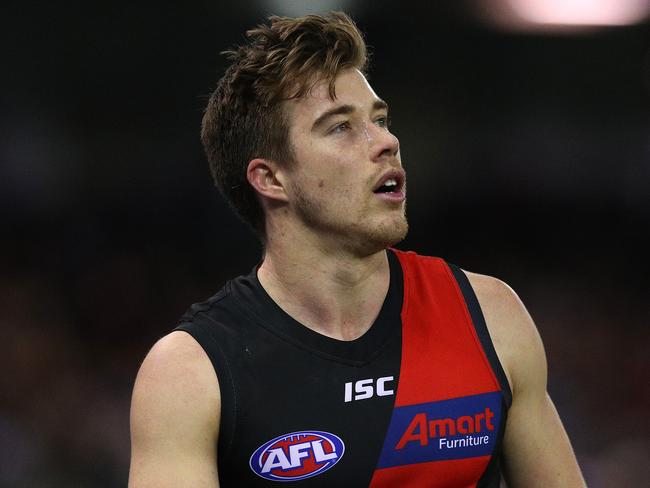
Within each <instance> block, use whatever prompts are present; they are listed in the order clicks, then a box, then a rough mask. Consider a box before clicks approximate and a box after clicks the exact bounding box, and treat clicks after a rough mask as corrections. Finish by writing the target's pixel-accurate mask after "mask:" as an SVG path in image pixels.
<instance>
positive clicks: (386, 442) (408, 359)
mask: <svg viewBox="0 0 650 488" xmlns="http://www.w3.org/2000/svg"><path fill="white" fill-rule="evenodd" d="M388 255H389V264H390V285H389V291H388V294H387V296H386V299H385V301H384V304H383V306H382V308H381V311H380V313H379V315H378V317H377V319H376V321H375V322H374V324H373V325H372V326H371V327H370V329H369V330H368V331H367V332H366V333H365V334H364V335H363V336H361V337H359V338H358V339H355V340H352V341H340V340H336V339H332V338H329V337H326V336H323V335H321V334H318V333H316V332H314V331H312V330H311V329H308V328H307V327H305V326H303V325H302V324H300V323H298V322H297V321H296V320H294V319H293V318H292V317H291V316H289V315H288V314H287V313H286V312H284V311H283V310H282V309H281V308H280V307H279V306H278V305H277V304H276V303H275V302H274V301H273V300H272V299H271V298H270V297H269V296H268V294H267V293H266V291H265V290H264V289H263V287H262V286H261V284H260V283H259V280H258V279H257V273H256V269H254V270H253V271H252V272H251V273H250V274H249V275H247V276H240V277H238V278H236V279H234V280H231V281H229V282H228V283H227V284H226V285H225V286H224V288H223V289H222V290H221V291H220V292H219V293H217V294H216V295H215V296H214V297H212V298H210V299H209V300H208V301H206V302H204V303H200V304H196V305H194V306H192V307H191V309H190V310H189V311H188V312H187V313H186V314H185V315H184V316H183V318H182V320H181V323H180V325H179V326H178V327H177V329H176V330H183V331H186V332H188V333H190V334H191V335H192V336H193V337H194V338H195V339H196V340H197V341H198V342H199V344H200V345H201V346H202V347H203V349H204V350H205V351H206V353H207V355H208V356H209V358H210V360H211V361H212V363H213V365H214V368H215V370H216V372H217V376H218V378H219V386H220V390H221V423H220V434H219V441H218V469H219V479H220V485H221V486H222V487H225V488H228V487H231V486H233V487H234V486H237V487H241V486H246V487H248V486H251V487H253V486H277V485H278V483H277V482H278V481H283V482H289V485H290V486H293V484H296V485H297V486H305V487H316V486H323V487H325V486H327V487H335V486H336V487H338V486H341V487H348V486H349V487H365V486H439V487H443V486H445V487H447V486H448V487H453V486H483V487H492V486H494V487H497V486H498V484H499V479H500V474H499V470H498V451H499V447H500V443H501V438H502V435H503V426H504V423H505V417H506V410H507V403H508V398H509V390H508V389H507V382H506V381H505V380H504V376H503V372H502V370H501V369H500V365H499V364H498V360H497V359H496V355H495V354H494V350H493V348H492V344H491V342H490V341H489V336H488V335H487V329H485V324H484V322H482V316H480V317H479V316H476V313H478V314H479V315H480V309H478V302H476V298H475V297H474V296H473V293H472V292H471V287H470V288H469V290H468V289H467V286H469V283H468V282H467V280H466V278H465V277H464V275H462V271H460V270H458V269H457V268H454V269H455V273H457V275H454V276H456V278H453V277H452V273H451V272H449V273H448V276H447V275H444V273H439V272H436V273H437V275H436V273H433V275H436V276H437V278H435V279H434V281H436V280H438V281H440V280H441V279H442V280H443V281H444V280H448V281H449V280H451V281H449V282H448V283H446V284H443V285H440V284H437V285H435V286H438V287H439V288H440V287H441V286H446V287H448V289H449V290H452V288H453V289H454V290H461V289H462V291H463V294H462V295H460V297H459V298H460V301H459V303H458V304H456V305H454V306H455V307H456V308H457V309H458V310H461V309H462V310H463V311H465V313H466V314H467V311H468V310H469V311H470V313H471V315H472V319H473V322H479V326H478V327H477V326H476V324H475V323H472V326H471V329H472V331H474V332H472V334H474V335H473V336H472V338H469V337H470V336H469V335H467V337H461V338H460V340H461V341H462V344H469V343H470V341H472V340H474V339H475V338H478V339H476V342H477V343H478V344H479V347H478V349H477V348H476V346H475V345H473V344H470V345H469V346H466V345H461V346H459V347H458V348H456V347H455V346H453V345H451V346H452V353H453V354H454V355H455V356H454V357H456V356H458V360H459V361H461V362H462V365H461V367H460V369H462V370H463V371H464V373H462V374H464V375H465V376H466V378H460V379H457V378H456V376H458V374H457V373H458V371H459V370H458V366H457V365H456V364H452V363H453V361H455V359H453V360H452V359H450V360H449V368H450V371H451V372H452V376H451V377H450V378H451V379H448V378H447V376H449V375H448V374H447V373H444V374H442V376H440V375H438V376H439V378H427V377H426V375H427V374H428V373H426V374H425V376H424V378H425V381H426V382H427V383H436V385H437V386H436V388H434V390H435V391H433V390H432V391H431V392H429V390H431V388H428V389H427V387H426V386H425V387H424V388H423V389H420V388H419V386H418V382H417V377H418V376H419V375H420V373H419V372H418V371H419V369H418V368H421V365H420V363H421V360H420V359H419V358H420V357H421V356H422V354H421V353H417V354H416V355H410V356H409V355H408V354H405V350H406V349H408V350H413V351H415V350H418V347H420V348H421V345H420V346H418V345H417V344H416V343H417V342H420V339H422V340H424V342H425V343H426V342H427V341H426V337H425V336H421V335H420V333H419V332H417V334H416V335H415V336H414V335H413V331H417V328H416V326H413V327H409V328H408V329H405V318H406V317H405V310H406V304H407V302H410V303H411V305H410V307H411V308H410V309H411V310H412V311H413V310H414V307H415V309H416V310H417V311H418V313H414V312H411V313H410V315H411V316H415V317H418V316H420V315H421V314H422V312H424V314H425V315H427V314H428V313H429V310H428V309H427V307H429V306H433V307H435V308H436V310H433V309H432V310H433V312H432V313H433V314H434V315H435V314H439V313H442V314H444V313H445V306H446V305H447V304H446V301H448V300H454V298H453V296H452V295H453V294H447V295H445V294H444V293H443V294H440V296H441V297H443V296H445V297H451V298H445V299H444V300H442V301H441V302H436V303H435V304H433V305H432V304H427V303H428V302H427V300H429V299H428V298H427V299H425V300H424V302H422V303H419V304H418V293H417V290H418V288H417V287H418V285H419V284H418V283H417V281H418V280H420V279H422V278H421V276H420V275H422V276H424V275H425V274H426V273H424V274H423V273H422V272H421V270H420V271H418V270H417V269H416V268H418V266H420V265H419V264H417V263H418V262H419V261H418V260H417V259H419V258H421V257H419V256H417V255H415V254H412V253H408V254H407V253H401V252H399V251H389V252H388ZM428 259H432V258H428ZM432 263H434V261H427V262H425V263H424V265H423V266H424V267H425V268H426V267H427V266H428V267H429V268H430V267H431V266H432ZM420 267H421V266H420ZM435 267H436V269H443V268H444V269H447V270H450V269H452V268H449V267H448V266H447V265H446V263H444V261H442V260H437V261H435ZM427 269H428V268H427ZM458 273H460V274H458ZM443 275H444V276H443ZM461 275H462V276H461ZM450 277H451V278H450ZM425 279H426V278H425ZM458 280H461V281H462V283H461V284H460V285H462V286H459V282H458ZM405 286H406V291H405ZM435 286H434V288H433V290H434V292H436V293H437V291H436V290H437V289H436V288H435ZM454 287H455V288H454ZM424 288H426V289H427V290H428V288H427V287H426V286H425V287H424ZM424 288H423V289H424ZM468 295H470V296H469V299H470V300H473V302H472V307H470V308H468V307H467V305H466V303H465V302H464V301H463V298H462V297H463V296H465V299H467V296H468ZM425 302H427V303H425ZM440 307H442V308H440ZM452 308H453V307H452ZM438 309H440V310H438ZM477 310H478V312H477ZM418 314H420V315H418ZM454 314H455V315H454ZM454 316H460V314H459V312H458V311H457V310H456V311H454V312H453V313H451V315H450V319H449V320H450V321H451V323H453V321H454V320H456V319H454ZM418 320H419V319H418ZM458 320H461V319H458ZM406 322H408V318H407V320H406ZM434 322H438V319H435V320H434ZM445 326H447V328H448V324H443V323H432V324H430V325H426V326H425V328H424V329H423V330H425V331H426V330H429V329H431V330H434V336H435V334H436V333H435V328H436V327H445ZM432 327H433V328H432ZM461 327H462V328H463V329H462V330H465V329H466V328H467V327H466V326H465V325H462V326H461ZM459 330H460V329H459ZM409 331H410V332H409ZM425 334H426V332H425ZM462 334H466V333H465V332H462ZM467 334H469V333H467ZM455 335H458V334H457V333H455V332H454V333H453V334H450V337H455ZM441 337H442V338H443V339H444V334H443V336H441ZM406 338H408V339H406ZM404 340H407V342H408V343H409V344H410V343H413V346H408V347H406V345H405V344H403V342H404ZM445 340H446V339H445ZM447 345H449V344H447ZM447 345H446V346H447ZM446 346H445V347H446ZM475 349H476V350H475ZM486 350H487V351H486ZM436 351H437V350H436V349H435V348H434V349H432V350H431V351H425V352H424V354H425V355H427V356H428V355H429V354H431V356H432V357H434V356H435V355H436V354H437V352H436ZM465 351H470V352H465ZM470 356H472V357H470ZM485 358H487V360H485V361H484V362H482V361H483V360H484V359H485ZM486 365H487V366H486ZM438 367H444V365H438ZM465 367H467V369H466V370H465ZM474 370H476V371H477V372H475V371H474ZM401 374H402V375H404V374H407V376H408V379H402V378H400V375H401ZM454 375H455V376H454ZM461 376H462V375H461ZM473 377H476V378H479V379H478V380H475V379H473ZM504 382H505V385H504ZM414 385H415V386H414ZM458 385H460V386H458ZM465 385H468V386H467V387H466V386H465ZM411 400H413V401H411ZM442 434H444V435H442ZM441 439H444V441H443V440H441ZM434 451H435V452H434ZM468 473H470V474H468ZM431 480H434V481H431ZM468 480H469V481H471V483H472V484H467V481H468ZM456 481H458V483H464V484H454V483H456ZM423 483H424V484H423Z"/></svg>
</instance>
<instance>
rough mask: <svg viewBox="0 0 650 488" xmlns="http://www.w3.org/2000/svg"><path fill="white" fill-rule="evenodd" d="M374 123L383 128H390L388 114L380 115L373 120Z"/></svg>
mask: <svg viewBox="0 0 650 488" xmlns="http://www.w3.org/2000/svg"><path fill="white" fill-rule="evenodd" d="M375 124H377V125H378V126H379V127H383V128H384V129H388V128H390V117H389V116H388V115H382V116H381V117H378V118H377V119H376V120H375Z"/></svg>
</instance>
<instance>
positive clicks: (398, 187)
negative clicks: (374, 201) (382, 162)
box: [372, 169, 406, 194]
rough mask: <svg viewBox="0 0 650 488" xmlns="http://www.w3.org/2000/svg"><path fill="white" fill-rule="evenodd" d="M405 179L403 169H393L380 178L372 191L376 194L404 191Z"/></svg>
mask: <svg viewBox="0 0 650 488" xmlns="http://www.w3.org/2000/svg"><path fill="white" fill-rule="evenodd" d="M405 179H406V178H405V175H404V171H403V170H399V169H392V170H390V171H387V172H386V173H384V174H383V175H382V176H381V178H379V181H377V183H376V184H375V186H374V189H373V190H372V191H373V193H376V194H386V193H394V194H397V193H403V191H402V190H403V189H404V182H405Z"/></svg>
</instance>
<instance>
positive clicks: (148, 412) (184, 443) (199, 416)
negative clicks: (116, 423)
mask: <svg viewBox="0 0 650 488" xmlns="http://www.w3.org/2000/svg"><path fill="white" fill-rule="evenodd" d="M220 403H221V402H220V396H219V384H218V380H217V375H216V373H215V372H214V368H213V367H212V364H211V363H210V360H209V359H208V357H207V356H206V354H205V352H204V351H203V349H202V348H201V346H199V344H198V343H197V342H196V341H195V340H194V339H193V338H192V337H191V336H190V335H188V334H186V333H184V332H172V333H171V334H169V335H168V336H166V337H164V338H162V339H161V340H160V341H158V342H157V343H156V345H154V347H153V348H152V349H151V351H150V352H149V354H148V355H147V357H146V358H145V360H144V362H143V363H142V367H141V368H140V371H139V373H138V377H137V379H136V382H135V387H134V389H133V399H132V404H131V468H130V471H129V488H149V487H152V488H154V487H155V488H165V487H174V488H183V487H198V488H204V487H205V488H207V487H210V488H215V487H218V486H219V480H218V476H217V457H216V456H217V452H216V446H217V437H218V434H219V432H218V431H219V415H220V409H221V405H220Z"/></svg>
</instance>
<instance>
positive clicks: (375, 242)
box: [362, 217, 409, 255]
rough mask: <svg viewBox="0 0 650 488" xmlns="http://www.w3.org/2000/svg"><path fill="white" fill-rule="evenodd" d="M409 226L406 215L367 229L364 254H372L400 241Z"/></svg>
mask: <svg viewBox="0 0 650 488" xmlns="http://www.w3.org/2000/svg"><path fill="white" fill-rule="evenodd" d="M408 230H409V226H408V222H407V220H406V217H402V218H400V219H394V220H391V221H389V222H382V223H381V224H380V225H378V226H376V227H373V228H372V229H369V230H368V232H367V234H366V236H364V237H365V238H364V239H363V240H364V245H363V246H362V247H364V251H363V252H364V254H367V255H369V254H374V253H377V252H379V251H382V250H384V249H386V248H388V247H391V246H394V245H395V244H397V243H399V242H401V241H403V240H404V238H405V237H406V234H407V233H408Z"/></svg>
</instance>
